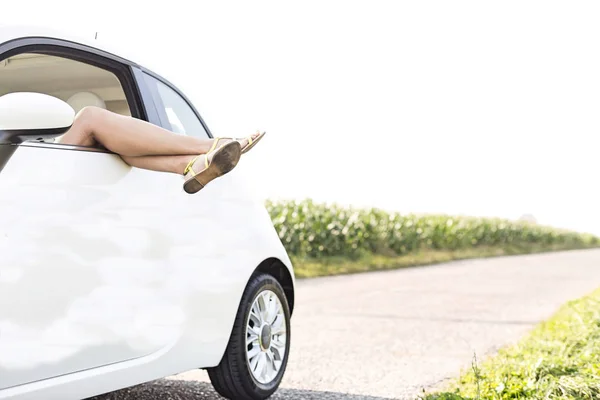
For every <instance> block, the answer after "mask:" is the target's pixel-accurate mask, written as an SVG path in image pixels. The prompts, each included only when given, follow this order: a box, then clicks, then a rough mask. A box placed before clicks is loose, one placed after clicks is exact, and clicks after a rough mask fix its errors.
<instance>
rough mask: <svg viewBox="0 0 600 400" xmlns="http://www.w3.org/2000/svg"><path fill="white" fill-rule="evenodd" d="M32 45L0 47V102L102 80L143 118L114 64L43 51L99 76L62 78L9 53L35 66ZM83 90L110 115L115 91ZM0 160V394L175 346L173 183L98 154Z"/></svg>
mask: <svg viewBox="0 0 600 400" xmlns="http://www.w3.org/2000/svg"><path fill="white" fill-rule="evenodd" d="M33 45H34V46H35V53H34V52H30V53H27V52H28V51H30V50H31V40H29V41H27V43H26V45H24V47H23V49H19V47H18V42H11V48H10V50H6V48H5V49H4V50H5V51H6V53H5V54H4V56H3V47H2V45H1V44H0V61H1V60H3V58H6V57H7V54H10V55H11V57H12V59H11V60H10V61H11V62H8V63H7V64H8V66H9V67H10V66H11V65H13V66H15V67H14V68H13V69H10V68H6V69H5V70H2V71H0V82H4V83H5V84H4V85H0V87H1V88H3V89H4V90H5V91H6V88H8V87H10V85H13V91H19V90H20V91H26V90H30V91H41V92H44V91H46V92H47V91H48V90H50V89H49V88H50V87H52V94H53V95H56V96H57V97H61V96H64V98H65V99H66V98H68V97H69V96H70V94H71V92H73V90H74V89H77V88H75V86H77V85H78V83H77V82H79V85H81V84H82V82H83V83H84V82H85V76H88V77H93V79H92V81H91V82H92V83H93V84H94V85H100V83H99V82H102V79H104V78H105V77H104V76H101V75H102V74H101V72H102V71H109V72H111V73H113V74H115V77H116V79H117V80H118V82H119V83H120V84H121V89H122V91H123V93H124V94H125V100H126V102H128V112H130V113H131V115H133V116H134V117H138V118H145V119H147V118H149V117H148V116H150V117H152V116H153V115H154V114H153V112H152V111H151V110H150V111H147V110H146V108H145V105H144V104H143V101H142V100H141V99H142V97H141V95H140V93H138V92H135V91H134V88H135V87H136V85H135V84H134V83H133V82H134V81H133V76H132V75H129V74H131V69H130V67H129V66H127V65H126V64H123V63H122V62H121V61H119V60H114V59H110V58H107V56H106V54H101V53H99V52H94V51H93V49H88V50H82V48H81V47H79V48H78V49H77V50H75V49H74V48H72V47H70V45H69V44H68V43H62V42H59V41H53V42H52V44H51V45H48V47H47V49H48V53H49V54H50V55H52V56H57V55H59V56H60V57H62V58H64V59H65V60H67V61H68V60H71V61H74V60H75V59H76V60H77V62H80V63H83V64H86V63H88V64H86V65H88V66H94V67H96V68H99V69H100V70H101V71H95V72H94V73H98V74H97V75H93V73H89V72H85V71H87V70H85V68H84V67H81V69H77V68H75V67H73V68H72V71H71V70H70V69H69V68H71V66H69V65H67V64H68V62H65V64H61V65H60V66H59V67H57V68H53V69H44V68H50V67H49V65H54V64H52V63H53V62H55V61H56V60H54V59H44V62H41V60H38V59H35V58H36V57H37V56H36V57H33V56H31V57H29V58H28V57H25V56H21V55H22V54H20V53H19V52H20V51H21V53H27V54H38V55H39V54H44V51H45V49H46V47H45V43H43V42H40V43H34V44H33ZM33 59H35V61H31V60H33ZM63 61H64V60H60V62H63ZM32 68H39V71H38V72H35V73H32V72H31V70H32ZM65 68H66V69H65ZM104 68H107V69H104ZM84 70H85V71H84ZM76 72H77V73H76ZM19 73H23V74H25V73H30V74H31V79H20V78H19ZM65 73H68V74H69V76H63V74H65ZM88 73H89V74H92V75H86V74H88ZM2 74H7V75H5V79H4V80H2ZM84 75H85V76H84ZM44 77H46V78H47V79H46V80H44ZM19 82H20V85H21V86H20V87H14V85H15V84H17V83H19ZM56 82H64V87H56V86H55V85H56ZM107 82H108V81H107ZM113 83H114V82H113ZM78 88H79V86H78ZM80 89H81V88H79V89H77V90H80ZM87 89H90V90H92V91H94V92H97V93H100V94H101V95H102V96H103V98H105V99H107V101H106V102H105V103H106V104H107V107H114V109H119V107H121V108H122V106H123V104H122V101H123V99H122V98H121V97H119V96H120V95H119V96H117V97H114V96H115V95H114V93H116V92H115V90H114V89H115V87H113V86H110V87H101V88H96V87H94V86H90V87H89V88H87ZM87 89H86V90H87ZM119 93H121V92H119ZM1 94H3V93H0V95H1ZM111 96H112V97H111ZM115 98H117V100H115ZM119 102H121V103H119ZM155 121H157V119H156V117H155V120H154V121H151V122H155ZM0 158H2V159H0V254H1V257H0V389H3V388H7V387H12V386H17V385H22V384H25V383H29V382H33V381H38V380H42V379H47V378H51V377H56V376H60V375H65V374H69V373H73V372H77V371H82V370H87V369H91V368H95V367H99V366H103V365H107V364H114V363H119V362H123V361H126V360H133V359H137V358H140V357H144V356H147V355H150V354H153V353H156V352H158V351H160V350H161V349H165V348H167V347H168V346H170V345H172V344H173V343H174V342H176V341H177V339H178V337H179V335H180V334H181V323H182V321H183V319H184V315H183V313H182V311H181V308H179V306H178V304H179V303H178V301H179V297H178V296H177V293H175V292H177V288H176V287H174V286H171V287H166V286H165V282H170V281H169V279H168V276H169V273H168V271H169V268H170V266H171V265H172V264H173V260H174V258H173V254H172V251H171V245H172V241H173V240H172V236H171V235H170V234H169V232H170V231H171V230H170V229H168V226H169V223H170V222H172V221H171V219H172V218H173V217H174V215H173V214H170V213H169V212H168V210H169V202H170V201H173V200H172V198H173V197H177V196H180V197H181V193H182V192H181V186H180V185H181V180H180V179H178V178H180V177H177V176H175V175H173V174H170V175H169V174H158V173H155V172H151V171H145V170H139V169H135V168H131V167H129V166H128V165H127V164H125V163H124V162H123V161H122V160H121V158H120V157H119V156H118V155H115V154H111V153H109V152H106V151H104V150H101V149H92V148H79V147H74V146H65V145H60V144H54V143H38V142H25V143H23V144H21V145H19V146H18V147H16V148H15V146H14V145H10V144H1V145H0ZM2 166H3V168H2ZM175 203H176V201H175ZM165 210H167V211H165ZM165 227H167V228H165Z"/></svg>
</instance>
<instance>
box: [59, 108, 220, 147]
mask: <svg viewBox="0 0 600 400" xmlns="http://www.w3.org/2000/svg"><path fill="white" fill-rule="evenodd" d="M60 143H63V144H71V145H75V146H94V145H96V144H97V143H99V144H101V145H102V146H104V147H105V148H107V149H108V150H110V151H112V152H114V153H117V154H119V155H121V156H126V157H127V156H130V157H136V156H150V155H198V154H204V153H206V152H208V151H209V150H210V147H211V146H212V143H213V140H212V139H198V138H195V137H191V136H184V135H178V134H176V133H174V132H171V131H168V130H166V129H163V128H161V127H159V126H156V125H154V124H151V123H149V122H146V121H142V120H139V119H136V118H131V117H127V116H123V115H119V114H116V113H113V112H110V111H107V110H104V109H102V108H97V107H86V108H84V109H83V110H81V111H80V112H79V113H78V114H77V116H76V117H75V120H74V122H73V126H72V127H71V128H70V129H69V131H67V133H65V134H64V136H63V137H62V138H61V140H60Z"/></svg>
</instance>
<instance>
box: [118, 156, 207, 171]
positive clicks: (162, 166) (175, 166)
mask: <svg viewBox="0 0 600 400" xmlns="http://www.w3.org/2000/svg"><path fill="white" fill-rule="evenodd" d="M194 157H195V156H140V157H128V156H121V158H122V159H123V161H125V162H126V163H127V164H129V165H131V166H132V167H136V168H142V169H149V170H151V171H159V172H172V173H174V174H179V175H183V172H184V170H185V167H187V165H188V164H189V162H190V161H192V159H193V158H194Z"/></svg>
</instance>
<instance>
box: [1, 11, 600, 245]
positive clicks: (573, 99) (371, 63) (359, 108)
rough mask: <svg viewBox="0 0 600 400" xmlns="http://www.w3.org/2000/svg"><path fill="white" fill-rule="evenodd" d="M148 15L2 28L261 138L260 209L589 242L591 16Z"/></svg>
mask: <svg viewBox="0 0 600 400" xmlns="http://www.w3.org/2000/svg"><path fill="white" fill-rule="evenodd" d="M38 3H39V4H38ZM151 4H152V3H151V2H150V1H148V0H145V1H139V0H136V1H131V0H127V1H125V0H119V1H113V0H110V1H97V2H94V3H92V2H84V1H68V0H53V1H48V0H43V1H39V2H38V1H17V2H10V8H9V9H8V10H6V7H3V10H2V21H3V22H4V23H6V22H8V23H11V24H13V23H19V24H20V23H24V24H44V25H49V26H51V27H54V28H62V29H65V30H68V31H71V32H75V33H78V34H79V35H82V36H85V37H88V38H93V36H94V34H95V32H96V31H98V32H99V33H98V35H99V36H98V40H99V41H100V42H104V43H108V44H116V45H118V46H119V47H123V48H124V49H126V50H128V51H132V52H133V53H134V54H137V53H139V54H140V57H138V59H135V60H134V61H138V60H139V61H140V62H141V63H147V64H148V65H147V66H148V67H150V68H151V69H154V70H156V72H158V73H161V74H162V75H164V76H165V77H166V78H167V79H170V80H172V81H173V82H174V83H176V84H181V87H182V88H183V89H184V91H185V92H186V93H187V94H189V96H190V97H191V98H192V99H193V100H194V102H195V104H196V105H197V107H198V109H199V110H200V112H201V113H202V114H203V116H204V118H205V119H206V121H207V122H208V124H209V126H210V127H211V129H212V131H213V132H214V133H215V134H216V135H238V136H239V135H245V134H249V133H251V132H254V131H255V130H256V129H261V130H266V131H267V133H268V134H267V136H266V137H265V139H264V140H263V142H261V144H260V145H259V146H257V147H256V148H255V149H254V150H253V151H252V152H251V153H249V154H248V155H247V156H245V162H243V163H242V164H240V167H242V166H243V167H244V168H247V169H249V170H251V171H252V172H253V173H254V178H253V180H254V181H255V182H256V188H257V191H258V192H259V194H260V195H261V196H264V197H270V198H276V197H282V198H305V197H311V198H314V199H316V200H319V201H320V200H324V201H337V202H340V203H349V204H355V205H361V206H362V205H366V206H371V205H372V206H379V207H384V208H388V209H394V210H399V211H414V212H445V213H459V214H471V215H497V216H503V217H509V218H518V217H519V216H521V215H522V214H524V213H531V214H533V215H534V216H535V217H536V218H537V219H538V221H539V222H541V223H547V224H553V225H557V226H565V227H568V228H573V229H580V230H585V231H592V232H595V233H598V234H600V217H599V215H600V207H599V204H600V201H599V200H600V192H599V191H598V189H597V186H598V183H597V182H598V180H597V175H598V171H599V166H600V165H599V164H600V158H598V144H597V143H598V142H597V137H598V132H599V130H600V119H599V118H598V116H599V111H600V24H599V23H598V20H599V19H600V3H598V2H595V1H587V2H585V1H581V2H567V1H562V2H555V1H548V0H544V1H527V2H524V1H522V0H520V1H503V2H487V1H481V0H478V1H451V2H450V1H411V2H408V1H403V2H400V1H394V0H390V1H378V0H369V1H367V0H363V1H349V0H337V1H333V0H330V1H325V0H318V1H315V0H304V1H301V2H288V1H281V0H279V1H237V2H231V1H211V2H206V1H189V0H186V1H181V0H169V1H161V2H159V3H158V4H159V5H156V6H152V5H151ZM32 10H33V11H34V12H35V14H34V15H32Z"/></svg>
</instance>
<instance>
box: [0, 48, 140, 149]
mask: <svg viewBox="0 0 600 400" xmlns="http://www.w3.org/2000/svg"><path fill="white" fill-rule="evenodd" d="M0 59H2V57H0ZM15 92H36V93H43V94H47V95H50V96H53V97H56V98H59V99H61V100H63V101H65V102H67V103H68V104H69V105H70V106H71V107H72V108H73V110H74V111H75V112H79V111H80V110H81V109H82V108H83V107H86V106H96V107H101V108H104V109H106V110H109V111H112V112H114V113H117V114H120V115H125V116H131V115H132V110H131V107H130V106H131V105H130V104H129V102H128V100H127V96H126V94H125V91H124V89H123V86H122V84H121V80H120V79H119V78H118V77H117V76H116V75H115V74H114V73H113V72H111V71H108V70H106V69H103V68H100V67H97V66H94V65H91V64H88V63H85V62H81V61H76V60H74V59H70V58H65V57H59V56H55V55H49V54H44V53H31V52H25V53H20V54H16V55H13V56H11V57H8V58H5V59H3V60H2V61H0V96H3V95H5V94H9V93H15ZM56 141H57V139H48V140H45V142H47V143H53V142H56Z"/></svg>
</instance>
